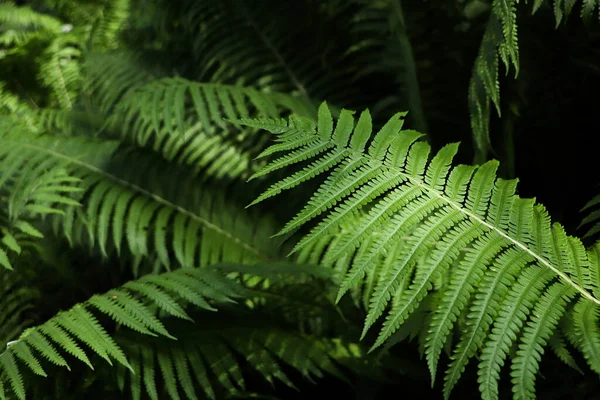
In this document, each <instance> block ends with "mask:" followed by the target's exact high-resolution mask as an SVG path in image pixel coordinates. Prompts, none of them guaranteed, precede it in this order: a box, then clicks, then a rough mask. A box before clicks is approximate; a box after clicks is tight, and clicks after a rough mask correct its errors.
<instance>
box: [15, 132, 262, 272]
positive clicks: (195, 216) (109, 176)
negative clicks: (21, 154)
mask: <svg viewBox="0 0 600 400" xmlns="http://www.w3.org/2000/svg"><path fill="white" fill-rule="evenodd" d="M16 143H17V144H18V145H21V146H23V147H26V148H30V149H32V150H35V151H39V152H42V153H46V154H48V155H51V156H53V157H56V158H60V159H63V160H66V161H68V162H69V163H71V164H75V165H77V166H79V167H82V168H85V169H87V170H89V171H92V172H94V173H96V174H99V175H102V176H104V177H105V178H107V179H109V180H112V181H114V182H116V183H118V184H119V185H121V186H124V187H127V188H129V189H132V190H134V191H136V192H138V193H140V194H143V195H144V196H147V197H150V198H151V199H153V200H154V201H156V202H158V203H160V204H162V205H164V206H167V207H170V208H172V209H174V210H176V211H177V212H179V213H181V214H183V215H185V216H187V217H189V218H190V219H192V220H194V221H196V222H198V223H199V224H201V225H202V226H204V227H206V228H208V229H211V230H213V231H215V232H217V233H219V234H220V235H223V236H225V237H227V238H228V239H229V240H231V241H232V242H234V243H236V244H238V245H240V246H241V247H243V248H244V249H246V250H247V251H249V252H251V253H252V254H254V255H256V256H257V257H259V258H261V259H262V260H263V261H272V259H271V258H270V257H269V256H267V255H266V254H263V253H262V252H261V251H260V250H258V249H256V248H255V247H254V246H252V245H250V244H248V243H246V242H244V241H243V240H241V239H240V238H239V237H237V236H234V235H233V234H232V233H231V232H229V231H227V230H225V229H223V228H222V227H220V226H218V225H216V224H214V223H213V222H211V221H208V220H207V219H205V218H202V217H201V216H199V215H198V214H195V213H194V212H192V211H190V210H187V209H185V208H183V207H181V206H180V205H177V204H175V203H173V202H171V201H169V200H167V199H165V198H163V197H161V196H159V195H157V194H155V193H152V192H150V191H148V190H146V189H144V188H142V187H141V186H138V185H136V184H134V183H131V182H128V181H126V180H123V179H121V178H119V177H117V176H115V175H113V174H110V173H108V172H106V171H104V170H103V169H101V168H98V167H96V166H94V165H92V164H89V163H86V162H85V161H82V160H79V159H77V158H74V157H71V156H68V155H66V154H63V153H60V152H57V151H55V150H52V149H47V148H43V147H40V146H38V145H35V144H33V143H22V142H19V141H17V142H16Z"/></svg>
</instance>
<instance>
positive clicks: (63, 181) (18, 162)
mask: <svg viewBox="0 0 600 400" xmlns="http://www.w3.org/2000/svg"><path fill="white" fill-rule="evenodd" d="M31 138H35V139H38V138H39V137H37V136H35V135H33V136H32V137H31ZM0 143H2V146H1V148H0V205H1V206H2V207H1V208H0V265H2V266H3V267H5V268H8V269H12V265H11V262H10V261H9V256H8V254H9V253H10V252H12V253H15V254H19V253H21V245H20V244H19V242H20V241H21V240H25V239H26V238H41V237H43V235H42V233H41V232H40V231H39V230H38V229H37V228H35V227H34V225H32V221H33V220H34V219H36V218H38V217H40V216H44V215H49V214H63V211H62V208H63V207H65V206H72V207H77V206H79V202H77V201H76V200H75V198H74V197H73V195H74V194H75V193H77V192H79V191H80V190H81V189H79V187H78V185H79V183H80V180H79V179H78V178H77V177H75V176H73V175H72V174H70V173H69V171H68V164H69V162H68V161H65V160H64V159H51V158H48V157H47V156H44V155H42V154H39V153H38V152H36V151H35V148H34V147H35V146H31V144H32V143H31V142H28V141H23V137H22V136H21V135H20V132H19V130H15V131H13V132H10V133H8V132H3V131H0ZM38 144H39V145H41V146H44V145H47V146H49V147H48V150H49V151H51V145H50V143H49V142H47V141H45V140H43V139H41V140H39V141H37V140H36V145H38Z"/></svg>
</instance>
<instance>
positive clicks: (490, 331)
mask: <svg viewBox="0 0 600 400" xmlns="http://www.w3.org/2000/svg"><path fill="white" fill-rule="evenodd" d="M402 117H403V114H402V113H399V114H397V115H396V116H394V117H393V118H391V119H390V120H389V121H388V122H387V123H386V124H385V125H384V126H383V127H382V128H381V129H380V130H379V131H378V132H377V133H375V134H372V124H371V120H370V115H369V112H368V111H364V112H362V113H361V114H360V117H359V118H358V122H357V123H356V124H355V123H354V116H353V113H352V112H350V111H346V110H343V111H342V113H341V114H340V117H339V119H338V121H337V123H336V124H334V120H333V118H332V116H331V113H330V111H329V109H328V107H327V105H326V104H325V103H323V104H322V105H321V107H320V108H319V118H318V122H317V123H313V124H311V123H310V121H308V122H307V121H305V122H304V123H305V125H304V126H303V127H299V126H298V124H297V123H296V122H295V119H294V118H290V120H289V122H288V121H261V120H254V121H253V120H250V121H245V120H240V121H238V122H239V123H241V124H246V125H249V126H258V125H260V124H262V125H263V126H264V128H265V129H267V130H270V131H271V132H273V133H275V134H276V135H277V137H278V139H277V141H278V143H277V144H275V145H273V146H272V147H271V148H270V149H267V150H266V152H267V153H271V152H282V153H283V155H282V156H280V157H279V158H276V159H275V160H274V161H272V162H271V163H269V164H267V165H266V166H265V167H264V168H263V169H262V170H259V171H258V172H257V174H256V175H262V174H265V173H269V172H270V171H272V170H275V169H278V168H282V167H287V166H291V165H294V164H297V163H300V162H302V165H303V167H302V169H301V170H300V171H298V172H296V173H294V174H292V175H291V176H290V177H288V178H286V179H284V180H283V181H280V182H277V183H275V184H274V186H273V187H272V188H270V189H268V190H267V192H265V193H264V194H263V195H261V196H260V197H259V199H258V200H259V201H260V200H262V199H264V198H267V197H270V196H274V195H277V194H279V193H280V192H282V191H284V190H287V189H291V188H293V187H295V186H297V185H299V184H300V183H302V182H303V181H305V180H308V179H310V178H313V177H315V176H318V175H322V174H325V173H327V176H326V179H325V180H324V182H323V183H322V184H321V185H320V187H319V188H318V190H316V192H315V193H314V194H313V196H312V198H311V199H310V200H309V201H308V203H307V204H306V206H305V207H304V209H303V210H302V211H300V213H299V214H297V215H296V217H295V218H293V219H292V220H291V221H290V222H288V223H287V224H286V226H285V227H284V228H283V229H282V230H281V231H280V234H283V233H288V232H291V231H293V230H295V229H297V228H300V227H301V226H302V225H305V224H306V223H308V222H309V221H312V220H314V219H315V218H317V217H319V219H318V222H317V223H316V224H314V226H313V227H312V229H311V230H310V233H308V234H307V235H306V236H304V237H303V238H302V239H301V240H300V241H299V242H298V243H297V244H296V247H295V248H294V250H293V252H295V251H298V250H301V249H303V248H305V247H307V246H309V245H313V244H315V243H318V242H319V241H321V240H323V239H324V238H326V237H327V236H328V235H331V234H332V233H335V234H337V235H338V236H339V240H335V241H332V242H330V243H331V244H329V245H326V246H324V247H323V246H321V247H319V246H316V247H315V251H320V252H321V254H320V255H317V256H316V257H317V258H320V259H321V262H323V263H325V264H327V265H334V264H335V263H337V262H339V260H343V259H350V260H352V261H351V262H350V266H351V267H350V269H349V271H348V272H347V273H346V274H345V277H344V279H343V281H342V283H341V286H340V290H339V295H338V299H339V298H341V297H342V296H343V295H344V294H345V293H346V292H347V291H348V290H350V289H353V288H356V287H359V286H361V285H362V286H363V288H364V290H372V294H371V295H370V300H369V307H368V314H367V318H366V322H365V328H364V332H363V335H364V334H365V333H366V332H367V331H368V329H369V328H370V327H371V326H372V325H374V324H375V323H376V321H377V320H378V319H379V318H380V317H381V316H382V315H383V314H384V313H386V318H385V321H384V322H383V324H382V327H381V328H380V332H379V336H378V338H377V340H376V342H375V344H374V346H373V347H378V346H380V345H382V344H383V343H384V342H385V341H386V340H388V339H389V338H390V337H391V335H392V334H393V333H394V332H396V331H397V330H398V328H399V327H400V326H401V325H402V324H403V323H404V322H405V321H406V320H407V318H408V317H409V316H410V315H411V314H412V313H413V311H414V310H415V309H416V308H417V307H418V306H419V304H420V303H421V302H422V301H423V299H424V298H425V297H426V296H427V295H428V294H429V293H430V292H431V291H432V290H433V289H434V287H435V288H436V289H438V290H440V291H441V292H440V294H439V295H440V296H441V298H442V300H441V301H440V302H439V303H436V307H435V308H434V310H433V316H432V318H431V320H430V321H429V322H428V326H427V328H426V332H427V334H426V335H425V353H426V355H427V360H428V364H429V367H430V369H431V372H432V377H435V371H436V369H437V364H438V361H439V357H440V354H441V351H442V349H443V348H444V347H445V346H448V345H449V343H448V339H449V337H450V336H449V333H450V332H451V331H452V329H453V328H455V327H456V323H457V320H463V321H465V323H466V325H465V326H464V327H461V329H460V335H459V340H458V343H457V344H456V346H455V347H454V350H452V355H451V363H450V366H449V368H448V370H447V373H446V384H445V392H446V395H448V394H449V393H450V390H451V389H452V387H453V386H454V385H455V383H456V382H457V380H458V379H459V377H460V375H461V374H462V372H463V371H464V368H465V366H466V364H467V362H468V360H469V359H471V358H472V357H473V356H474V355H475V354H477V353H479V354H480V363H479V365H480V374H479V376H480V379H479V382H480V390H481V392H482V394H483V397H484V398H485V399H494V398H497V397H498V392H497V385H498V378H499V371H500V369H501V367H502V365H503V364H504V363H505V361H506V358H507V356H508V352H509V349H510V348H511V346H513V345H516V344H517V343H518V342H517V339H518V337H519V335H521V334H522V335H524V336H523V340H524V341H523V342H522V343H521V345H520V349H521V350H520V351H521V354H522V356H517V357H516V358H513V360H512V361H513V379H514V382H515V390H518V391H520V392H523V393H526V392H527V391H526V390H525V391H523V390H522V389H523V388H531V387H533V379H534V377H535V373H536V371H537V368H538V364H537V362H538V359H539V355H540V354H541V352H542V351H543V346H544V345H545V344H546V340H547V339H548V338H549V336H550V334H551V333H552V332H553V331H554V329H555V326H556V322H557V320H558V319H559V318H560V316H561V315H563V314H564V307H563V308H561V306H559V305H561V304H562V305H563V306H564V304H566V303H568V302H569V301H570V299H571V298H573V296H574V295H577V296H578V298H579V302H580V303H581V304H582V306H581V307H582V309H583V308H585V310H586V312H585V313H583V312H582V315H583V316H582V321H586V323H592V320H593V318H596V313H595V312H594V311H590V310H595V309H596V307H597V306H598V304H600V300H598V289H599V283H600V281H599V280H598V273H597V270H596V267H594V266H593V265H592V260H591V256H590V255H589V254H588V253H587V252H586V250H585V248H584V246H583V245H582V243H581V242H580V241H579V239H577V238H574V237H570V236H568V235H567V234H566V233H565V231H564V229H563V228H562V227H561V226H560V225H558V224H556V223H555V224H552V223H551V221H550V217H549V216H548V214H547V212H546V211H545V209H544V208H543V206H541V205H537V204H535V200H534V199H521V198H519V197H518V196H517V195H516V194H515V189H516V181H506V180H503V179H499V178H497V177H496V170H497V168H498V163H497V162H495V161H490V162H487V163H485V164H484V165H482V166H480V167H470V166H464V165H459V166H456V167H452V158H453V156H454V155H455V154H456V152H457V145H456V144H450V145H447V146H445V147H443V148H442V149H441V150H440V151H439V152H437V153H436V154H434V155H433V157H430V152H431V149H430V147H429V145H428V144H426V143H424V142H421V141H419V140H418V139H419V137H420V136H421V135H420V134H419V133H417V132H414V131H410V130H401V128H402V125H403V119H402ZM267 122H268V123H267ZM269 125H270V126H269ZM354 218H358V223H357V224H355V226H357V228H355V229H354V230H353V231H350V232H346V233H344V234H343V236H342V235H341V234H340V233H339V228H340V226H342V225H343V224H344V223H346V222H347V221H351V220H352V219H354ZM369 286H371V287H374V289H369V288H368V287H369ZM540 318H541V319H540ZM586 332H587V333H589V335H590V337H594V338H596V339H597V338H598V336H596V332H595V331H593V330H589V329H588V330H587V331H586ZM531 335H533V336H531ZM586 343H588V344H589V343H593V342H592V341H591V339H587V341H586ZM527 393H529V392H527ZM526 397H527V398H529V397H531V396H530V395H527V396H526Z"/></svg>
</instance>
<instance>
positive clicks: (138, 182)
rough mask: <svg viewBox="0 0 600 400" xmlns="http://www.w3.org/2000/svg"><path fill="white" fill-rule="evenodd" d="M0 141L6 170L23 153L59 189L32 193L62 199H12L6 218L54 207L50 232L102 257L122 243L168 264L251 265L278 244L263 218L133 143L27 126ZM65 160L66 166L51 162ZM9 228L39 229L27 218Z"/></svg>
mask: <svg viewBox="0 0 600 400" xmlns="http://www.w3.org/2000/svg"><path fill="white" fill-rule="evenodd" d="M0 143H1V144H2V151H3V152H4V151H6V154H7V156H6V157H8V158H7V160H6V165H7V168H8V167H10V168H16V166H18V165H17V163H16V161H18V160H19V158H20V157H23V162H25V161H26V162H27V164H25V165H24V166H25V167H31V168H25V169H23V170H22V173H23V174H26V175H27V176H29V175H31V176H36V175H34V174H35V173H37V174H38V175H40V177H39V179H42V181H41V182H44V180H48V182H50V183H52V184H53V185H54V186H51V187H50V189H53V190H54V191H55V192H57V193H56V194H55V193H51V194H46V191H47V190H48V189H44V188H43V187H37V186H36V187H35V189H36V190H37V191H38V192H40V194H39V195H37V196H38V197H41V200H43V201H46V202H48V201H53V202H54V203H52V204H55V203H61V204H60V205H61V207H56V208H49V207H48V206H46V205H45V203H42V204H41V205H38V204H36V203H33V204H30V203H32V201H33V200H35V197H32V201H30V202H29V203H27V202H25V203H23V202H22V201H16V200H17V199H16V198H15V201H13V203H14V204H15V205H14V210H13V208H9V209H8V210H12V211H10V213H11V214H9V217H11V218H13V219H12V220H14V218H15V216H18V215H21V214H20V213H21V212H22V211H25V210H30V209H32V210H33V211H37V212H46V213H47V212H58V213H60V214H61V215H60V216H59V217H57V218H55V219H53V226H54V229H55V232H56V233H58V234H61V235H66V237H67V238H68V239H69V240H70V241H71V243H87V244H89V245H91V246H92V247H96V248H98V249H100V251H101V252H102V254H105V255H106V254H108V253H109V252H117V253H118V252H120V251H121V250H124V249H125V248H126V249H127V251H128V252H129V253H130V254H132V255H133V256H134V257H136V258H138V259H139V258H140V257H142V258H148V259H151V260H155V261H156V262H158V263H159V264H160V265H162V266H166V267H167V268H168V267H170V266H171V265H173V264H175V265H181V266H198V265H207V264H214V263H216V262H222V261H227V262H240V263H253V262H256V261H264V260H268V259H271V258H272V257H274V258H276V256H275V254H277V248H276V243H274V242H273V241H271V240H269V236H271V235H272V233H273V231H272V230H271V229H270V226H272V223H271V224H270V223H269V221H268V218H256V219H255V218H253V217H251V216H250V214H249V213H248V212H246V211H244V210H243V209H242V207H241V206H237V205H236V204H235V202H231V201H226V200H225V199H224V197H223V195H222V194H221V195H220V194H219V193H218V191H215V189H210V188H208V187H204V188H201V187H199V186H196V185H192V184H191V182H192V181H190V180H189V179H190V175H189V174H187V173H186V172H185V171H179V172H178V170H177V168H173V167H169V166H168V165H166V164H165V163H161V162H160V160H157V159H156V157H152V156H151V155H150V156H149V155H144V154H139V153H136V152H135V150H132V149H129V150H127V149H120V150H119V149H118V148H117V146H118V143H115V142H110V141H98V140H93V139H85V138H75V137H52V136H49V135H44V136H32V135H31V134H28V133H27V132H26V131H20V132H18V135H5V136H3V137H1V138H0ZM22 149H25V150H26V151H23V150H22ZM11 150H12V151H11ZM28 157H29V158H28ZM34 160H37V162H39V163H41V166H40V168H38V169H36V168H34V167H35V166H36V164H35V163H34ZM13 161H15V162H13ZM67 163H68V164H69V166H68V170H67V169H65V168H57V167H53V166H54V164H58V165H59V166H60V165H62V164H67ZM19 165H20V164H19ZM50 167H53V168H50ZM132 167H133V168H132ZM42 168H49V169H47V170H41V169H42ZM67 172H68V173H67ZM178 174H179V177H177V176H178ZM3 176H4V175H3ZM61 182H66V183H69V184H70V185H71V186H65V183H61ZM181 182H188V184H186V185H182V184H181ZM59 184H60V186H57V185H59ZM21 186H23V185H20V186H17V187H16V189H12V188H9V189H10V190H9V193H10V194H11V195H12V196H20V197H19V198H18V199H21V198H22V197H23V196H24V195H25V194H27V195H29V196H31V194H29V193H30V190H29V187H28V186H23V188H22V190H17V189H21ZM73 186H74V188H72V187H73ZM67 189H68V190H78V191H81V193H79V196H78V197H77V198H76V199H77V200H79V201H80V202H81V203H82V204H83V207H78V206H75V204H77V203H76V202H75V201H74V200H70V199H68V198H66V197H65V196H64V195H62V196H59V195H60V194H61V193H62V192H61V191H65V190H67ZM28 190H29V191H28ZM21 192H23V193H24V194H23V195H21V194H20V193H21ZM36 193H37V192H36ZM48 196H51V197H48ZM25 200H27V198H26V199H25ZM65 203H66V204H65ZM32 207H34V208H32ZM12 220H11V221H12ZM258 221H260V223H259V226H258V227H256V226H255V224H256V223H257V222H258ZM15 226H16V227H17V228H20V229H21V230H25V231H24V232H25V233H29V234H32V232H33V233H36V234H38V235H39V232H37V231H36V230H31V229H34V228H33V227H31V225H29V224H26V222H18V224H17V225H15ZM23 227H25V228H23ZM28 228H31V229H30V230H29V231H28V230H27V229H28Z"/></svg>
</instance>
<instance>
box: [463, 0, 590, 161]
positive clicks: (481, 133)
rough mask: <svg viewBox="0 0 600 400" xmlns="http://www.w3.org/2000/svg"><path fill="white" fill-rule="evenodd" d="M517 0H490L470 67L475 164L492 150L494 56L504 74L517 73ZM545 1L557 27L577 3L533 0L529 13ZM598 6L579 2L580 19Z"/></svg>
mask: <svg viewBox="0 0 600 400" xmlns="http://www.w3.org/2000/svg"><path fill="white" fill-rule="evenodd" d="M518 3H519V1H518V0H492V1H491V12H490V17H489V20H488V22H487V25H486V28H485V33H484V35H483V39H482V41H481V45H480V47H479V53H478V55H477V59H476V60H475V65H474V67H473V74H472V77H471V83H470V85H469V112H470V115H471V128H472V130H473V139H474V144H475V149H476V156H475V161H476V162H477V163H482V162H483V161H485V160H486V159H487V153H488V152H489V151H491V150H492V145H491V141H490V132H489V125H490V103H493V104H494V106H495V108H496V111H497V113H498V116H501V107H500V82H499V69H500V66H499V62H498V59H499V58H500V59H502V63H503V65H504V67H505V70H506V75H508V72H509V71H510V69H511V68H514V70H515V77H517V76H518V74H519V43H518V34H517V30H518V29H517V4H518ZM549 3H552V4H553V12H554V16H555V19H556V27H557V28H558V26H559V25H560V24H561V22H563V21H566V19H567V18H568V17H569V15H570V14H571V12H572V11H573V8H574V6H575V5H576V3H578V2H577V1H575V0H554V1H552V2H551V1H548V2H545V1H544V0H536V1H535V2H534V4H533V10H532V13H533V14H534V13H535V12H536V11H538V9H539V8H540V7H542V6H543V5H549ZM578 6H579V4H578ZM599 8H600V2H598V1H596V0H583V1H582V2H581V12H580V15H581V18H582V19H583V20H584V21H587V22H589V21H590V19H591V18H592V17H593V15H594V13H596V9H599ZM599 15H600V14H599Z"/></svg>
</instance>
